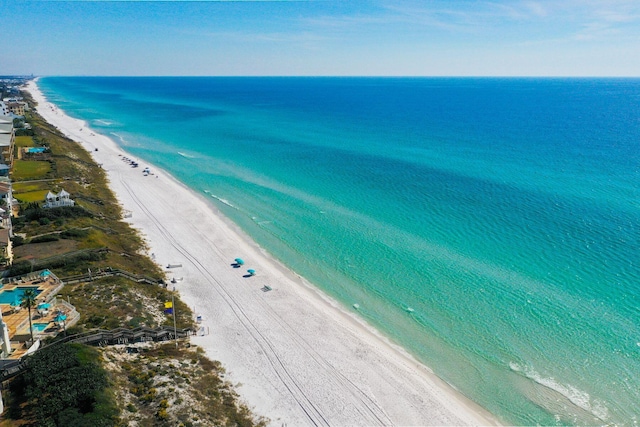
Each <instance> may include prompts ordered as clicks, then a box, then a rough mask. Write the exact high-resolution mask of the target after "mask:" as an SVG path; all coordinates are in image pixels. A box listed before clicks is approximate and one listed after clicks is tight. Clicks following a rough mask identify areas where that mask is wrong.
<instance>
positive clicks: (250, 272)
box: [247, 269, 256, 275]
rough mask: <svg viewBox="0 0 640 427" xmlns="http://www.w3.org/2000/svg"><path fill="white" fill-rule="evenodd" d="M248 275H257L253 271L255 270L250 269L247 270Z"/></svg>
mask: <svg viewBox="0 0 640 427" xmlns="http://www.w3.org/2000/svg"><path fill="white" fill-rule="evenodd" d="M247 273H249V274H251V275H254V274H256V271H255V270H253V269H249V270H247Z"/></svg>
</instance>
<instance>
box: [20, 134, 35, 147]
mask: <svg viewBox="0 0 640 427" xmlns="http://www.w3.org/2000/svg"><path fill="white" fill-rule="evenodd" d="M15 146H16V147H35V144H34V143H33V137H31V136H16V142H15Z"/></svg>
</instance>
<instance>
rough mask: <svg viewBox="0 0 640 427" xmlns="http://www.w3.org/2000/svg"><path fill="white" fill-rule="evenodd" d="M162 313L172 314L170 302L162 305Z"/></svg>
mask: <svg viewBox="0 0 640 427" xmlns="http://www.w3.org/2000/svg"><path fill="white" fill-rule="evenodd" d="M164 313H165V314H172V313H173V303H172V302H171V301H169V302H165V303H164Z"/></svg>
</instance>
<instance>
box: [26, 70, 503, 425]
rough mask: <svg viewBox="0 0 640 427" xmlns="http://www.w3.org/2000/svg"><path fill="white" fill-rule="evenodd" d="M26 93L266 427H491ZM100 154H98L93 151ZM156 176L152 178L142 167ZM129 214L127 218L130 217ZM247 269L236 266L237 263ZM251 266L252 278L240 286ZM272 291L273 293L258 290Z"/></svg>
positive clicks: (406, 359)
mask: <svg viewBox="0 0 640 427" xmlns="http://www.w3.org/2000/svg"><path fill="white" fill-rule="evenodd" d="M28 91H29V92H30V93H31V94H32V95H33V97H34V99H35V101H36V102H37V103H38V106H37V110H38V112H39V113H40V114H41V115H42V116H43V118H44V119H46V120H47V121H48V122H49V123H51V124H53V125H54V126H56V127H57V128H58V129H60V131H62V132H63V133H64V134H65V135H67V136H68V137H69V138H71V139H73V140H75V141H78V142H79V143H80V144H81V145H82V146H84V147H85V148H86V149H87V150H88V151H89V152H90V153H91V154H92V155H93V157H94V159H95V161H96V162H97V163H98V164H101V165H102V167H103V169H105V171H106V172H107V175H108V178H109V181H110V186H111V189H112V190H113V191H114V192H115V193H116V195H117V198H118V200H119V202H120V203H121V205H122V207H123V209H125V210H126V211H128V212H130V213H131V215H130V217H128V218H126V221H128V222H130V223H131V224H132V226H133V227H134V228H136V229H138V230H139V231H140V233H141V234H142V236H143V237H144V238H145V239H146V242H147V244H148V246H149V253H150V254H151V253H152V254H153V258H154V259H155V261H156V262H157V263H158V264H160V265H161V266H162V267H163V268H165V267H166V266H168V265H178V264H179V265H181V266H180V267H175V268H170V269H167V268H165V271H167V274H168V279H169V280H171V278H173V277H175V278H181V279H182V280H179V281H178V280H177V281H175V284H170V286H175V288H176V290H177V291H178V292H179V293H180V296H181V298H182V299H183V300H184V301H185V302H186V303H187V304H189V306H191V307H192V309H193V310H194V312H195V313H196V314H198V315H200V316H202V319H203V320H202V323H201V325H202V326H203V329H204V330H205V331H206V332H208V334H206V335H202V336H196V337H192V338H191V342H192V343H193V344H196V345H199V346H201V347H202V348H203V349H204V350H205V351H206V353H207V355H208V356H209V357H210V358H212V359H214V360H219V361H220V362H221V363H222V364H223V366H224V367H225V369H226V370H227V379H228V380H229V381H230V382H232V383H233V384H234V385H236V390H237V391H238V392H239V394H240V396H241V399H242V400H243V401H244V402H245V403H246V404H247V405H248V406H249V407H250V408H251V409H252V410H253V411H254V412H255V413H256V414H258V415H262V416H265V417H267V418H268V419H269V420H270V425H277V426H280V425H289V426H294V425H295V426H303V425H311V426H313V425H317V426H329V425H332V426H347V425H349V426H358V425H361V426H364V425H367V426H373V425H456V426H457V425H495V424H497V422H496V421H495V419H493V418H492V416H491V415H490V414H488V413H487V412H486V411H484V410H482V409H481V408H480V407H479V406H477V405H475V404H474V403H473V402H471V401H469V400H468V399H466V398H465V397H464V396H462V395H461V394H460V393H458V392H456V391H455V390H454V389H453V388H452V387H450V386H448V385H447V384H446V383H444V382H443V381H442V380H440V379H439V378H438V377H436V376H435V375H434V374H433V373H432V372H431V371H430V370H429V369H428V368H427V367H426V366H424V365H422V364H421V363H419V362H418V361H417V360H416V359H414V358H413V357H411V356H410V355H409V354H407V353H406V352H404V350H402V349H401V348H399V347H397V346H395V345H393V344H392V343H390V342H389V341H388V340H387V339H386V338H384V337H383V336H381V335H380V334H379V333H377V332H376V331H375V330H373V329H372V328H371V327H369V326H368V325H366V324H365V323H364V322H363V321H362V320H360V319H358V318H357V317H356V315H354V314H353V313H349V312H348V311H347V310H346V309H344V308H342V307H340V306H339V305H338V304H337V303H336V302H335V301H333V300H331V299H330V298H328V297H327V296H325V295H324V294H322V293H321V292H319V291H318V290H316V289H315V288H314V287H312V286H311V285H310V284H308V283H307V282H306V281H305V280H304V279H303V278H301V277H299V276H298V275H296V274H295V273H294V272H292V271H290V270H288V269H287V268H285V267H284V266H283V265H281V264H280V263H279V262H277V261H276V260H274V259H273V258H272V257H271V256H269V255H268V254H267V253H265V251H263V250H262V249H261V248H259V247H258V246H257V245H256V244H255V243H254V242H253V241H252V240H251V239H250V238H249V237H248V236H247V235H246V234H244V233H243V232H242V231H241V230H239V229H238V228H237V227H236V226H235V225H234V224H233V223H231V222H230V221H229V220H228V219H226V218H225V217H224V216H222V215H221V214H220V212H218V211H217V209H216V207H215V205H214V204H213V200H209V199H208V196H207V195H206V194H197V193H196V192H194V191H192V190H190V189H188V188H187V187H186V186H184V185H183V184H182V183H180V182H178V181H177V180H175V179H174V178H172V177H171V176H170V175H169V174H168V173H166V172H164V171H162V170H158V169H157V168H155V167H154V166H153V165H150V164H148V163H146V162H143V161H140V160H139V159H137V160H136V161H138V162H139V163H140V167H137V168H134V167H132V166H131V165H130V164H129V163H128V162H127V161H125V160H123V157H127V158H132V157H133V156H131V155H130V154H128V153H125V152H124V151H122V149H120V148H119V147H118V146H117V145H116V144H115V143H114V142H113V141H112V140H111V139H109V138H108V137H106V136H103V135H100V134H97V133H95V132H94V131H92V130H91V129H89V128H88V127H87V123H85V122H83V121H81V120H77V119H73V118H71V117H69V116H67V115H66V114H64V112H63V111H61V110H59V109H58V108H57V107H56V106H55V105H53V104H50V103H49V102H47V101H46V99H45V98H44V96H43V94H42V93H41V92H40V90H39V89H38V87H37V82H30V83H29V85H28ZM96 148H97V149H98V151H95V149H96ZM147 166H148V167H150V168H151V174H143V169H144V168H146V167H147ZM127 216H129V215H127ZM237 257H240V258H242V259H243V260H244V262H245V264H244V266H243V267H242V268H234V267H233V266H232V264H233V263H234V259H235V258H237ZM248 268H252V269H255V270H256V271H257V275H256V276H254V277H244V276H245V275H246V271H247V269H248ZM265 285H268V286H269V287H271V288H272V290H270V291H267V292H265V291H264V290H263V289H261V288H263V287H264V286H265Z"/></svg>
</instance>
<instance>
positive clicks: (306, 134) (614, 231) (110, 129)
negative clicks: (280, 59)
mask: <svg viewBox="0 0 640 427" xmlns="http://www.w3.org/2000/svg"><path fill="white" fill-rule="evenodd" d="M39 86H40V87H41V89H42V90H43V92H44V93H45V95H46V96H47V97H48V98H49V100H51V101H52V102H54V103H55V104H57V105H58V106H59V107H60V108H61V109H63V110H64V111H65V112H67V113H68V114H69V115H71V116H73V117H76V118H80V119H83V120H86V121H87V122H88V124H89V126H90V127H91V128H93V129H94V130H95V131H97V132H100V133H103V134H105V135H108V136H110V137H112V138H113V139H114V140H115V141H116V142H117V143H118V144H120V145H121V146H122V147H123V148H124V149H125V150H127V151H128V152H130V153H131V154H133V155H134V156H137V157H139V158H140V159H144V160H145V161H148V162H150V163H152V164H153V165H157V166H158V167H161V168H163V169H165V170H167V171H169V172H170V173H171V174H173V175H174V176H175V177H176V178H178V179H179V180H181V181H182V182H183V183H185V184H186V185H187V186H189V187H190V188H192V189H194V190H195V191H197V192H199V193H201V194H203V195H205V196H206V197H209V198H210V200H211V203H212V204H214V205H215V206H216V207H217V208H218V209H220V210H221V211H222V212H223V213H224V214H225V215H226V216H227V217H229V218H230V219H231V220H232V221H234V222H235V223H236V224H238V226H240V227H241V228H242V229H243V230H244V231H246V233H247V234H249V235H250V236H251V237H252V238H253V239H254V240H255V241H256V242H257V243H258V244H259V245H260V246H262V247H263V248H264V249H266V250H267V251H268V252H269V253H271V254H272V255H273V256H274V257H276V258H277V259H279V260H280V261H281V262H282V263H283V264H285V265H287V266H289V267H290V268H291V269H293V270H294V271H296V272H297V273H299V274H300V275H302V276H304V277H305V278H307V279H308V280H309V281H310V282H312V283H313V284H314V285H316V286H317V287H318V288H320V289H321V290H322V291H324V292H325V293H326V294H328V295H330V296H331V297H333V298H334V299H336V300H338V301H339V302H341V303H342V304H343V305H344V307H345V309H347V310H356V309H355V308H353V304H357V305H358V306H359V308H358V309H357V315H359V316H361V317H362V318H364V319H365V320H366V321H367V322H368V323H370V324H371V325H373V326H375V327H376V328H377V329H378V330H380V331H381V332H382V333H383V334H385V335H386V336H388V337H389V338H390V339H391V340H393V341H394V342H396V343H397V344H399V345H401V346H402V347H404V348H405V349H407V350H408V351H409V352H410V353H412V354H413V355H415V356H416V357H417V358H419V359H420V360H421V361H423V362H424V363H425V364H426V365H427V366H429V367H430V368H432V369H433V370H434V372H435V373H436V374H437V375H438V376H440V377H441V378H443V379H444V380H445V381H447V382H448V383H450V384H452V385H453V386H454V387H455V388H456V389H458V390H459V391H461V392H462V393H464V394H465V395H467V396H468V397H470V398H471V399H472V400H474V401H476V402H478V403H479V404H480V405H481V406H483V407H485V408H486V409H487V410H488V411H490V412H491V413H493V414H495V415H496V416H497V417H498V418H499V419H501V420H502V421H503V422H505V423H507V424H519V425H534V424H541V425H605V424H607V425H609V424H616V425H624V426H637V425H638V424H639V422H640V421H639V417H640V80H638V79H515V78H513V79H501V78H477V79H476V78H276V77H273V78H249V77H243V78H240V77H238V78H235V77H226V78H224V77H216V78H204V77H203V78H196V77H191V78H178V77H174V78H165V77H144V78H128V77H118V78H103V77H82V78H80V77H73V78H70V77H47V78H42V79H41V80H40V81H39ZM167 207H168V208H171V201H170V200H167Z"/></svg>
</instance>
